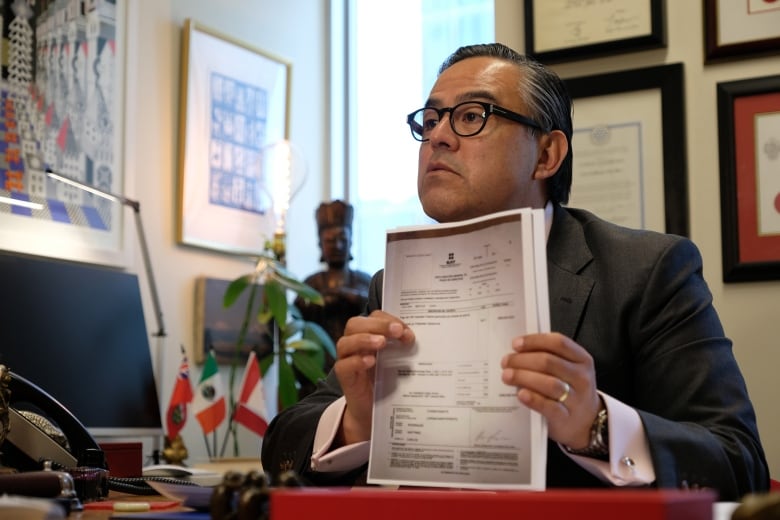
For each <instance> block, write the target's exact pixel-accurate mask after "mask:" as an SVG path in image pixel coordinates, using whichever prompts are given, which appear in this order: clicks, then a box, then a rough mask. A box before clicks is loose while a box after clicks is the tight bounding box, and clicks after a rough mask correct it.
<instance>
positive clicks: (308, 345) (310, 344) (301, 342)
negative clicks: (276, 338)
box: [285, 339, 322, 352]
mask: <svg viewBox="0 0 780 520" xmlns="http://www.w3.org/2000/svg"><path fill="white" fill-rule="evenodd" d="M285 348H286V349H287V350H289V351H291V352H294V351H296V350H302V351H306V352H322V347H320V344H319V343H317V342H316V341H312V340H310V339H297V340H295V341H290V342H288V343H287V344H286V345H285Z"/></svg>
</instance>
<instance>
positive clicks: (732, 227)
mask: <svg viewBox="0 0 780 520" xmlns="http://www.w3.org/2000/svg"><path fill="white" fill-rule="evenodd" d="M717 92H718V139H719V143H718V144H719V147H718V148H719V149H720V207H721V233H722V248H723V281H724V282H750V281H757V280H780V175H778V172H780V76H766V77H762V78H755V79H746V80H738V81H730V82H725V83H718V85H717Z"/></svg>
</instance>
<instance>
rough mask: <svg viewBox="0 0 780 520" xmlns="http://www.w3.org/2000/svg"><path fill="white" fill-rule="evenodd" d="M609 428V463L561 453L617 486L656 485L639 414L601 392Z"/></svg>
mask: <svg viewBox="0 0 780 520" xmlns="http://www.w3.org/2000/svg"><path fill="white" fill-rule="evenodd" d="M599 395H601V397H602V398H603V399H604V406H606V408H607V417H608V419H607V420H608V421H609V423H608V427H609V460H608V461H601V460H598V459H593V458H591V457H583V456H580V455H574V454H571V453H569V452H568V451H566V450H565V449H564V447H563V446H561V445H560V444H559V447H560V448H561V450H562V451H563V452H564V453H566V455H568V456H569V457H571V459H572V460H573V461H574V462H576V463H577V464H579V465H580V466H582V467H583V468H584V469H586V470H587V471H588V472H590V473H591V474H593V475H595V476H596V477H598V478H600V479H601V480H603V481H604V482H608V483H611V484H614V485H616V486H642V485H647V484H651V483H652V482H654V481H655V470H654V469H653V460H652V458H651V457H650V445H649V443H648V442H647V435H646V434H645V428H644V426H643V425H642V419H640V418H639V414H638V413H637V411H636V410H634V409H633V408H631V407H630V406H628V405H626V404H625V403H622V402H620V401H618V400H617V399H614V398H612V397H610V396H608V395H606V394H604V393H602V392H599Z"/></svg>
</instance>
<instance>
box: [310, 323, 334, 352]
mask: <svg viewBox="0 0 780 520" xmlns="http://www.w3.org/2000/svg"><path fill="white" fill-rule="evenodd" d="M303 337H304V338H305V339H308V340H312V341H314V342H315V343H317V344H319V345H320V346H321V347H322V348H324V349H325V350H326V351H327V352H328V354H330V355H331V357H333V359H336V345H335V344H334V343H333V339H332V338H331V337H330V334H328V333H327V332H326V331H325V329H323V328H322V326H320V324H319V323H314V322H313V321H306V322H304V323H303Z"/></svg>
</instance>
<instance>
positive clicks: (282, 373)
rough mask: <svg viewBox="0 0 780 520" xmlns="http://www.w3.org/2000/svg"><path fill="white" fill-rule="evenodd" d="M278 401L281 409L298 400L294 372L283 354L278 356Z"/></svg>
mask: <svg viewBox="0 0 780 520" xmlns="http://www.w3.org/2000/svg"><path fill="white" fill-rule="evenodd" d="M277 359H278V360H279V401H280V403H281V407H282V410H284V409H285V408H287V407H288V406H292V405H294V404H295V403H297V402H298V388H297V386H296V385H295V373H294V372H293V369H292V367H291V366H290V364H289V363H288V362H287V359H286V357H285V356H283V355H282V356H279V357H278V358H277Z"/></svg>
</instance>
